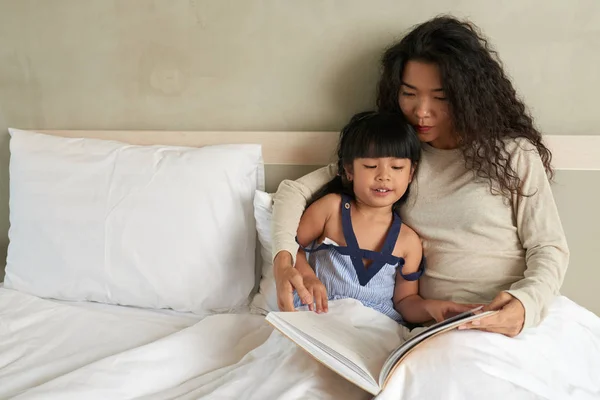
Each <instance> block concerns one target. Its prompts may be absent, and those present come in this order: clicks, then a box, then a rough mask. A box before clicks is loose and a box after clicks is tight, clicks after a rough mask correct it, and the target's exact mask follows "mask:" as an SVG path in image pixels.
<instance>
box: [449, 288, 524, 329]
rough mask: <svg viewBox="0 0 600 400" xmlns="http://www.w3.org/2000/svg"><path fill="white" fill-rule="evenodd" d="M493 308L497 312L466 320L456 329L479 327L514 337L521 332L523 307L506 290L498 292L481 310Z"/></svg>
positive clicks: (491, 309)
mask: <svg viewBox="0 0 600 400" xmlns="http://www.w3.org/2000/svg"><path fill="white" fill-rule="evenodd" d="M495 310H499V311H498V313H496V314H494V315H491V316H489V317H485V318H482V319H479V320H476V321H472V322H468V323H466V324H465V325H462V326H460V327H459V328H458V329H479V330H481V331H486V332H495V333H501V334H503V335H506V336H508V337H515V336H517V335H518V334H519V333H521V330H522V329H523V324H524V323H525V307H523V304H521V302H520V301H519V300H518V299H517V298H516V297H513V296H511V295H510V294H508V293H506V292H500V293H499V294H498V295H497V296H496V298H495V299H494V300H493V301H492V302H491V303H490V304H488V305H487V306H485V307H484V308H483V310H482V311H495Z"/></svg>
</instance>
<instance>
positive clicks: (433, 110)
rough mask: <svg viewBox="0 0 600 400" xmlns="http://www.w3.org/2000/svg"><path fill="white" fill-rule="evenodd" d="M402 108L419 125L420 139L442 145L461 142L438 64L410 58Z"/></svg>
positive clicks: (401, 101)
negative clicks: (451, 114) (456, 132)
mask: <svg viewBox="0 0 600 400" xmlns="http://www.w3.org/2000/svg"><path fill="white" fill-rule="evenodd" d="M398 103H399V105H400V109H401V110H402V112H403V113H404V115H405V116H406V118H407V119H408V121H409V122H410V123H411V124H412V125H413V126H414V127H415V129H416V131H417V133H418V135H419V140H421V142H425V143H429V144H430V145H432V146H433V147H436V148H439V149H453V148H456V147H457V146H458V142H457V138H456V135H455V134H454V132H453V129H452V119H451V117H450V111H449V107H448V101H447V100H446V93H444V90H443V89H442V79H441V75H440V70H439V68H438V66H437V65H436V64H431V63H425V62H420V61H409V62H407V63H406V65H405V66H404V73H403V75H402V85H401V86H400V93H399V94H398Z"/></svg>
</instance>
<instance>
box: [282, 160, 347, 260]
mask: <svg viewBox="0 0 600 400" xmlns="http://www.w3.org/2000/svg"><path fill="white" fill-rule="evenodd" d="M336 174H337V166H336V165H335V164H330V165H328V166H326V167H323V168H319V169H318V170H316V171H314V172H311V173H310V174H308V175H305V176H303V177H301V178H299V179H298V180H295V181H292V180H289V179H286V180H284V181H282V182H281V184H280V185H279V188H278V189H277V192H276V193H275V196H274V197H273V222H272V227H271V228H272V232H273V234H272V235H273V258H275V257H277V255H278V254H279V253H281V252H282V251H286V252H287V253H288V254H289V256H290V257H291V263H292V265H294V264H295V261H296V260H295V257H296V253H297V252H298V244H297V243H296V231H297V230H298V225H299V224H300V218H302V214H303V213H304V210H305V208H306V204H307V203H308V201H309V200H310V199H311V197H312V196H313V194H315V193H316V192H317V190H319V189H321V187H323V185H325V184H326V183H327V182H329V181H330V180H332V179H333V178H334V177H335V176H336Z"/></svg>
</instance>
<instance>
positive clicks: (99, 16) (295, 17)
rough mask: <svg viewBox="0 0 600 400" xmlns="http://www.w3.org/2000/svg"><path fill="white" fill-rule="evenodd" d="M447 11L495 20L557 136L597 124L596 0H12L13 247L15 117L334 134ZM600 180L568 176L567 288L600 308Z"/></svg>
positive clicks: (8, 56) (8, 24) (8, 61)
mask: <svg viewBox="0 0 600 400" xmlns="http://www.w3.org/2000/svg"><path fill="white" fill-rule="evenodd" d="M417 4H418V5H417ZM443 12H453V13H454V14H455V15H458V16H468V17H470V18H472V19H473V20H474V21H475V22H477V23H478V24H479V25H480V26H481V27H482V28H483V29H484V31H485V33H486V34H487V35H488V36H489V37H490V38H491V39H492V42H493V44H494V45H495V46H496V48H497V49H498V51H499V52H500V55H501V56H502V58H503V60H504V63H505V65H506V67H507V69H508V71H509V73H510V75H511V76H512V77H513V79H514V82H515V85H516V86H517V88H518V90H519V92H520V93H521V94H522V96H523V97H524V98H525V99H526V101H527V103H528V104H529V105H530V107H531V109H532V110H533V112H534V114H535V116H536V117H537V121H538V125H539V127H540V128H541V129H542V130H543V131H544V132H545V133H549V134H600V127H599V125H600V116H599V114H598V111H597V108H598V105H599V104H600V103H599V100H598V96H599V95H600V78H599V76H600V75H599V74H598V73H597V71H598V66H599V65H600V28H599V27H600V1H597V0H580V1H576V0H569V1H566V0H539V1H523V0H510V1H503V2H492V1H481V0H464V1H459V0H454V1H450V0H446V1H420V2H415V1H400V0H387V1H383V0H369V1H365V0H344V1H341V0H340V1H334V0H321V1H317V0H307V1H291V0H290V1H285V0H271V1H265V0H263V1H258V0H238V1H225V0H220V1H217V0H214V1H200V0H197V1H194V0H185V1H184V0H162V1H158V0H156V1H149V0H138V1H124V0H121V1H118V0H112V1H111V0H38V1H32V0H0V249H1V250H0V257H2V258H3V254H1V253H2V252H3V251H4V249H5V245H6V241H7V239H6V232H7V229H8V171H7V167H8V138H7V133H6V127H8V126H16V127H21V128H46V129H77V128H79V129H170V130H178V129H182V130H188V129H189V130H203V129H210V130H336V129H338V128H339V127H340V126H341V125H342V123H343V122H344V121H345V120H346V118H348V116H349V115H350V114H351V113H353V112H355V111H358V110H362V109H364V108H369V107H372V106H373V98H374V83H375V81H376V77H377V72H378V66H377V61H378V57H379V55H380V53H381V51H382V49H383V48H384V47H385V46H386V45H388V44H389V43H390V42H391V41H392V40H394V39H396V38H398V37H400V36H401V35H402V33H403V32H404V31H405V30H406V29H408V28H409V27H410V26H411V25H412V24H415V23H418V22H420V21H423V20H424V19H426V18H429V17H431V16H433V15H435V14H439V13H443ZM599 183H600V173H593V172H564V173H559V175H558V181H557V184H556V186H555V190H556V195H557V202H558V203H559V208H560V212H561V215H562V217H563V220H564V224H565V229H566V230H567V234H568V237H569V242H570V244H571V248H572V251H573V256H572V264H571V270H570V272H569V276H568V277H567V282H566V283H565V292H566V293H567V294H568V295H569V296H571V297H572V298H574V299H576V300H577V301H580V302H581V303H583V304H585V305H586V306H588V307H589V308H592V309H594V310H595V311H596V312H598V313H600V300H598V299H599V298H600V297H599V295H596V294H595V293H594V288H593V287H592V285H594V282H598V281H599V279H600V272H599V271H600V268H599V264H600V263H599V262H598V261H597V253H596V247H597V244H596V243H595V240H597V238H598V237H600V235H599V233H600V232H599V227H598V226H599V225H600V211H598V208H597V207H596V206H595V199H597V198H598V195H599V194H600V193H599V191H598V189H593V188H592V185H593V186H595V187H599V186H600V185H598V184H599ZM592 276H594V277H595V278H594V279H592ZM592 295H595V299H596V300H594V298H593V296H592Z"/></svg>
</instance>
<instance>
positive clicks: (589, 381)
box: [0, 298, 600, 400]
mask: <svg viewBox="0 0 600 400" xmlns="http://www.w3.org/2000/svg"><path fill="white" fill-rule="evenodd" d="M341 302H343V303H341V306H342V307H344V308H346V310H345V312H347V307H352V308H355V312H356V314H357V315H360V313H361V310H362V308H361V307H362V306H360V305H359V304H358V303H356V302H353V301H341ZM332 309H335V307H332ZM368 315H369V318H371V314H370V313H369V314H368ZM382 318H387V317H385V316H382ZM386 323H387V320H382V324H386ZM124 346H125V344H124ZM80 364H82V363H80ZM0 397H1V396H0ZM370 397H371V396H369V395H368V394H367V393H365V392H363V391H362V390H360V389H358V388H357V387H355V386H354V385H352V384H350V383H349V382H347V381H345V380H344V379H342V378H340V377H339V376H337V375H336V374H334V373H333V372H331V371H329V370H328V369H326V368H325V367H323V366H322V365H321V364H319V363H318V362H316V361H314V360H313V359H312V358H311V357H310V356H308V355H307V354H306V353H305V352H304V351H303V350H301V349H299V348H298V347H297V346H296V345H294V344H293V343H292V342H290V341H289V340H288V339H286V338H284V337H283V336H281V335H280V334H279V333H277V332H273V330H272V329H271V328H270V327H269V326H268V325H267V323H266V322H265V321H264V318H262V317H261V316H258V315H248V314H245V315H217V316H211V317H207V318H205V319H203V320H202V321H200V322H198V323H196V324H195V325H193V326H191V327H189V328H186V329H183V330H181V331H179V332H176V333H173V334H171V335H169V336H166V337H163V338H160V339H157V340H155V341H153V342H151V343H148V344H144V345H141V346H139V347H136V348H133V349H130V350H127V351H123V352H121V353H118V354H112V355H109V356H107V357H106V358H104V359H101V360H98V361H95V362H91V363H89V364H87V365H79V366H78V367H77V368H75V367H71V372H68V373H65V374H64V375H62V376H57V377H56V378H55V379H53V380H50V381H48V382H45V383H42V384H41V385H39V386H37V387H34V388H31V389H30V390H27V391H25V392H23V393H22V394H21V395H20V396H18V397H16V398H17V399H48V398H52V399H65V400H66V399H86V400H87V399H90V400H91V399H161V400H162V399H199V398H206V399H261V400H263V399H285V400H288V399H368V398H370ZM378 398H381V399H400V398H402V399H419V400H421V399H438V398H440V399H441V398H443V399H465V398H468V399H470V398H485V399H486V400H491V399H506V398H510V399H561V400H562V399H597V398H600V318H598V317H596V316H595V315H593V314H592V313H590V312H588V311H586V310H584V309H583V308H581V307H579V306H577V305H575V304H574V303H572V302H571V301H569V300H568V299H566V298H559V299H557V301H556V302H555V304H554V305H553V307H552V309H551V312H550V314H549V315H548V317H547V318H546V320H545V321H544V323H543V324H542V326H540V327H539V328H536V329H532V330H530V331H529V332H526V333H524V334H522V335H521V336H519V337H518V338H515V339H509V338H506V337H504V336H501V335H496V334H490V333H484V332H464V331H460V332H458V331H455V332H451V333H448V334H445V335H442V336H439V337H437V338H435V339H433V340H432V341H430V342H429V343H428V344H426V345H425V346H423V347H422V348H420V349H417V350H416V351H414V352H413V353H412V354H411V355H410V356H409V357H408V358H407V359H406V360H405V361H404V363H403V364H402V366H401V367H399V369H398V370H397V372H396V374H395V375H394V377H393V378H392V380H391V383H390V385H389V386H388V388H387V389H386V391H385V392H384V393H382V394H381V395H380V396H379V397H378Z"/></svg>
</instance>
